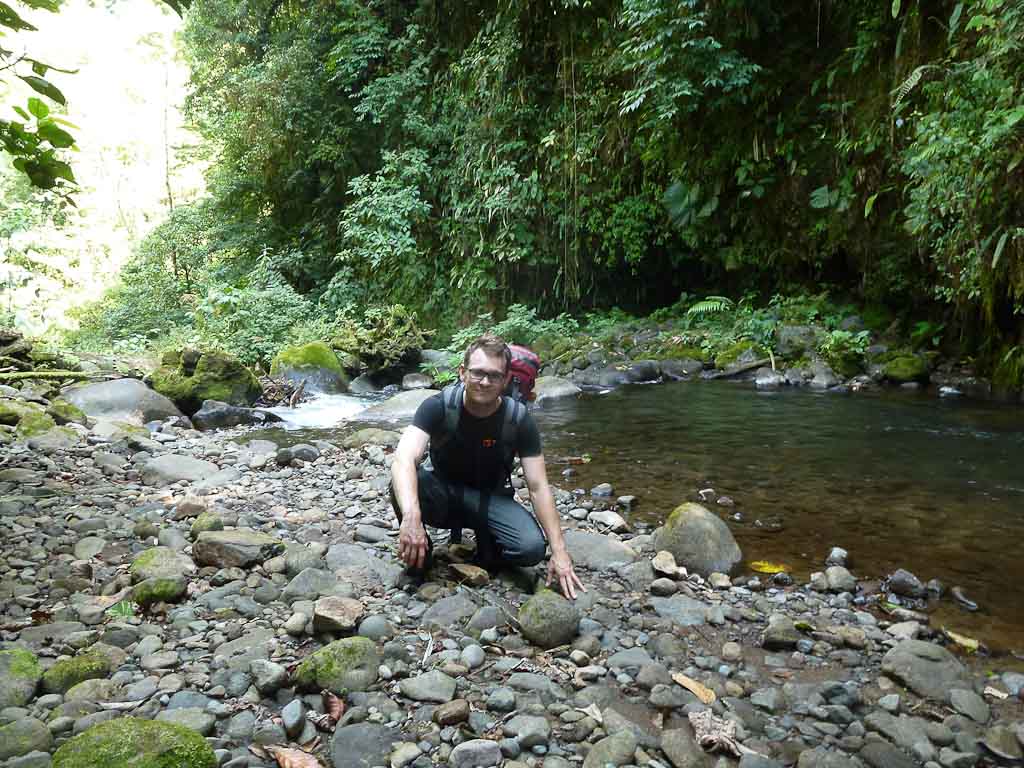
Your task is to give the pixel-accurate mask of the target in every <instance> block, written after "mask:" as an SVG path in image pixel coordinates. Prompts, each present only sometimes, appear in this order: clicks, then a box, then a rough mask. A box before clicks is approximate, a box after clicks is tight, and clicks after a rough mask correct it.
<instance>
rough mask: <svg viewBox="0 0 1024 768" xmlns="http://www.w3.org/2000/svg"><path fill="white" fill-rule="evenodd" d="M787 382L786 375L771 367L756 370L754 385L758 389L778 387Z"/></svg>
mask: <svg viewBox="0 0 1024 768" xmlns="http://www.w3.org/2000/svg"><path fill="white" fill-rule="evenodd" d="M786 384H787V381H786V376H785V375H784V374H782V373H780V372H779V371H773V370H772V369H771V368H758V369H757V370H756V371H755V372H754V386H755V387H756V388H757V389H778V388H779V387H783V386H785V385H786Z"/></svg>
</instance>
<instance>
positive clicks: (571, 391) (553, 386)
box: [533, 376, 582, 404]
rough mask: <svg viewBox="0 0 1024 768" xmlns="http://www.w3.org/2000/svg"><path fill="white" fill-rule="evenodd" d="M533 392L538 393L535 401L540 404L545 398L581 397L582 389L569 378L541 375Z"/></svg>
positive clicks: (535, 383)
mask: <svg viewBox="0 0 1024 768" xmlns="http://www.w3.org/2000/svg"><path fill="white" fill-rule="evenodd" d="M533 392H534V394H535V395H536V397H535V398H534V402H535V403H538V404H539V403H543V402H544V401H545V400H562V399H565V398H575V397H579V395H580V392H582V390H581V389H580V388H579V387H577V386H576V385H575V384H573V383H572V382H571V381H569V380H568V379H562V378H559V377H558V376H539V377H538V378H537V380H536V381H535V382H534V385H533Z"/></svg>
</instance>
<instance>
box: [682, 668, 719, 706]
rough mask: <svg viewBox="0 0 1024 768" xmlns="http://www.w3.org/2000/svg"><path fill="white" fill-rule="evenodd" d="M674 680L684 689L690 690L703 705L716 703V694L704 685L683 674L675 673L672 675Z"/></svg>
mask: <svg viewBox="0 0 1024 768" xmlns="http://www.w3.org/2000/svg"><path fill="white" fill-rule="evenodd" d="M672 679H673V680H675V681H676V682H677V683H679V684H680V685H681V686H683V688H685V689H686V690H688V691H689V692H690V693H692V694H693V695H694V696H696V697H697V698H698V699H700V701H701V703H702V704H712V703H714V701H715V692H714V691H712V690H711V689H710V688H708V687H707V686H706V685H704V684H703V683H698V682H697V681H696V680H694V679H693V678H692V677H687V676H686V675H684V674H683V673H682V672H675V673H674V674H673V675H672Z"/></svg>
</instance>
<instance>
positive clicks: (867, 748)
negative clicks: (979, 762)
mask: <svg viewBox="0 0 1024 768" xmlns="http://www.w3.org/2000/svg"><path fill="white" fill-rule="evenodd" d="M858 756H859V757H860V759H861V760H863V761H864V762H865V763H867V764H868V765H870V766H871V768H916V766H917V761H916V760H914V758H912V757H911V756H910V755H908V754H907V753H906V752H904V751H903V750H901V749H897V748H896V747H894V746H893V745H892V744H889V743H887V742H884V741H871V742H868V743H867V744H865V745H864V747H863V748H862V749H861V750H860V752H859V753H858ZM972 765H973V763H972Z"/></svg>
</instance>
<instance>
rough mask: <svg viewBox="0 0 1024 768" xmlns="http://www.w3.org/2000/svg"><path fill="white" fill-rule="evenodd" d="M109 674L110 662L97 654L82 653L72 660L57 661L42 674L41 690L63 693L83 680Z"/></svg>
mask: <svg viewBox="0 0 1024 768" xmlns="http://www.w3.org/2000/svg"><path fill="white" fill-rule="evenodd" d="M109 674H110V660H109V659H107V658H105V657H104V656H101V655H100V654H98V653H88V652H87V653H83V654H81V655H80V656H76V657H74V658H73V659H64V660H63V661H58V662H57V663H56V664H54V665H53V666H52V667H50V668H49V669H48V670H46V672H44V673H43V690H44V691H46V692H47V693H65V692H66V691H68V690H70V689H71V688H72V687H74V686H76V685H78V684H79V683H81V682H83V681H85V680H95V679H97V678H101V677H106V676H107V675H109Z"/></svg>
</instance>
